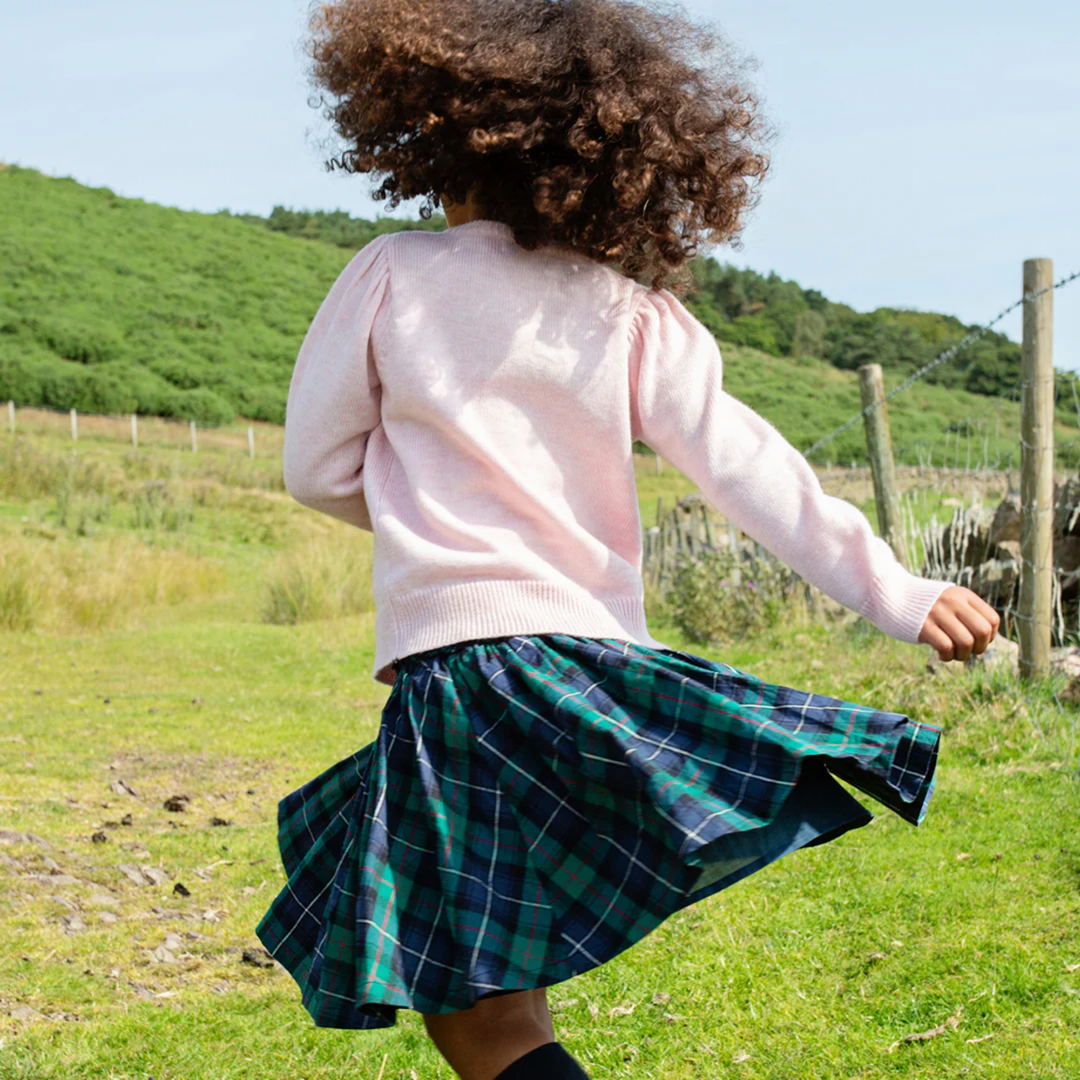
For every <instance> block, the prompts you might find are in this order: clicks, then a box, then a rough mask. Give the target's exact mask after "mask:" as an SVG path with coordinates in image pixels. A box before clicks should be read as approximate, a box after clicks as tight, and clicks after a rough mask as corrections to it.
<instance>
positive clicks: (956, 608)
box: [919, 585, 1001, 660]
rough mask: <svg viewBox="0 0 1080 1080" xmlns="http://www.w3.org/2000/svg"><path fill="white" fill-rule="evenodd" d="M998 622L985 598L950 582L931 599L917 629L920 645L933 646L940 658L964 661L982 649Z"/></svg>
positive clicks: (990, 639) (998, 618) (982, 650)
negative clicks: (928, 607)
mask: <svg viewBox="0 0 1080 1080" xmlns="http://www.w3.org/2000/svg"><path fill="white" fill-rule="evenodd" d="M1000 625H1001V617H1000V616H999V615H998V613H997V612H996V611H995V610H994V609H993V608H992V607H991V606H990V605H989V604H988V603H986V601H984V600H983V599H981V598H980V597H978V596H976V595H975V593H973V592H972V591H971V590H970V589H965V588H963V586H961V585H951V586H950V587H949V588H947V589H946V590H945V591H944V592H943V593H942V594H941V595H940V596H939V597H938V598H937V600H936V601H935V603H934V606H933V607H932V608H931V609H930V614H929V615H927V616H926V622H924V623H923V627H922V629H921V630H920V631H919V640H920V641H921V642H922V643H923V644H924V645H931V646H933V648H935V649H937V653H938V656H940V657H941V659H942V660H966V659H967V658H968V657H969V656H971V655H972V653H974V654H975V655H976V656H978V655H979V653H982V652H985V651H986V646H987V645H989V644H990V642H991V641H993V640H994V635H995V634H997V632H998V627H999V626H1000Z"/></svg>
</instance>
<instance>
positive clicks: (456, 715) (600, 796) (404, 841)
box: [257, 633, 941, 1028]
mask: <svg viewBox="0 0 1080 1080" xmlns="http://www.w3.org/2000/svg"><path fill="white" fill-rule="evenodd" d="M940 736H941V732H940V729H938V728H936V727H933V726H931V725H929V724H923V723H919V722H916V721H914V720H912V719H910V718H909V717H907V716H904V715H903V714H900V713H894V712H886V711H881V710H877V709H873V708H870V707H868V706H865V705H857V704H853V703H851V702H847V701H841V700H838V699H836V698H831V697H824V696H822V695H820V694H812V693H809V692H807V691H803V690H794V689H791V688H789V687H786V686H778V685H775V684H772V683H767V682H763V681H762V680H761V679H758V678H756V677H755V676H753V675H751V674H749V673H747V672H745V671H741V670H739V669H738V668H734V667H731V666H729V665H727V664H723V663H718V662H714V661H711V660H706V659H703V658H702V657H700V656H694V655H692V654H690V653H684V652H679V651H676V650H673V649H653V648H648V647H646V646H644V645H638V644H634V643H631V642H626V641H621V640H617V639H613V638H587V637H577V636H573V635H569V634H559V633H551V634H537V635H519V636H513V637H503V638H494V639H487V640H483V641H469V642H458V643H456V644H454V645H448V646H444V647H442V648H438V649H432V650H429V651H427V652H423V653H417V654H415V655H413V656H409V657H406V658H405V659H403V660H401V661H400V662H399V663H398V671H397V677H396V680H395V682H394V685H393V687H392V689H391V692H390V695H389V697H388V699H387V701H386V704H385V706H384V708H383V712H382V718H381V724H380V728H379V733H378V736H377V738H376V739H375V740H374V741H373V742H371V743H369V744H368V745H366V746H363V747H361V748H360V749H359V750H357V751H356V753H355V754H353V755H352V756H351V757H349V758H346V759H345V760H344V761H340V762H338V763H337V764H336V765H333V766H332V767H331V768H329V769H327V770H326V771H325V772H324V773H322V774H321V775H319V776H317V777H315V778H314V779H313V780H311V781H310V782H308V783H307V784H305V785H304V786H303V787H301V788H299V789H298V790H297V791H294V792H292V793H291V794H290V795H287V796H286V797H285V798H284V799H282V800H281V802H280V804H279V806H278V839H279V845H280V849H281V857H282V861H283V863H284V867H285V872H286V875H287V878H288V880H287V883H286V885H285V887H284V888H283V889H282V891H281V893H280V894H279V895H278V896H277V897H276V899H275V900H274V901H273V903H272V904H271V906H270V908H269V910H268V911H267V912H266V914H265V915H264V917H263V918H262V920H261V922H260V923H259V925H258V929H257V933H258V935H259V938H260V939H261V941H262V942H263V944H264V945H265V946H266V948H267V950H268V951H269V952H270V953H271V954H272V955H273V956H274V957H275V958H276V959H277V960H278V961H279V962H280V963H281V964H283V965H284V966H285V968H286V969H287V970H288V971H289V972H290V973H291V974H292V976H293V977H294V978H295V980H296V982H297V983H298V984H299V987H300V990H301V996H302V1000H303V1003H304V1005H305V1007H306V1008H307V1010H308V1011H309V1012H310V1014H311V1016H312V1017H313V1019H314V1021H315V1023H316V1024H317V1025H318V1026H320V1027H334V1028H380V1027H389V1026H391V1025H393V1023H394V1021H395V1018H396V1015H397V1010H398V1009H402V1008H407V1009H415V1010H418V1011H420V1012H425V1013H444V1012H452V1011H455V1010H458V1009H467V1008H469V1007H470V1006H471V1005H473V1004H475V1002H476V1001H478V1000H479V999H480V998H483V997H486V996H489V995H492V994H499V993H510V992H513V991H517V990H528V989H533V988H537V987H543V986H550V985H552V984H553V983H557V982H561V981H563V980H565V979H568V978H570V977H571V976H573V975H577V974H579V973H581V972H583V971H587V970H589V969H591V968H594V967H597V966H598V965H600V964H603V963H605V962H606V961H608V960H610V959H612V957H614V956H617V955H618V954H619V953H620V952H622V951H623V950H624V949H626V948H627V947H628V946H630V945H632V944H634V943H635V942H636V941H639V940H640V939H641V938H642V937H643V936H644V935H645V934H647V933H648V932H649V931H650V930H652V929H654V928H655V927H656V926H658V925H659V924H660V923H661V922H663V921H664V919H666V918H667V917H668V916H670V915H672V914H673V913H674V912H676V911H679V910H680V909H681V908H684V907H686V906H687V905H689V904H693V903H694V902H695V901H697V900H701V899H703V898H704V897H706V896H710V895H712V894H713V893H716V892H719V891H720V890H721V889H724V888H727V886H729V885H731V884H733V883H734V882H736V881H739V880H740V879H741V878H744V877H746V876H747V875H748V874H752V873H753V872H754V871H756V870H759V869H761V868H762V867H763V866H766V865H768V864H769V863H771V862H773V861H774V860H776V859H778V858H780V857H781V856H782V855H786V854H788V853H789V852H792V851H795V850H796V849H798V848H801V847H809V846H811V845H814V844H821V843H823V842H825V841H828V840H833V839H835V838H836V837H838V836H840V835H841V834H842V833H844V832H846V831H847V830H849V829H852V828H856V827H858V826H862V825H866V824H867V823H868V822H869V821H871V820H872V818H873V815H872V814H870V813H869V812H868V811H867V810H866V809H865V808H864V807H863V806H862V805H861V803H859V802H858V801H857V800H856V799H854V798H853V797H852V796H851V795H850V794H849V793H848V792H847V790H846V789H845V788H844V787H843V786H842V785H840V784H839V783H837V781H836V780H835V779H834V776H835V777H839V778H840V779H842V780H844V781H846V782H847V783H848V784H850V785H852V786H853V787H854V788H856V789H858V790H859V791H861V792H864V793H865V794H866V795H869V796H870V797H872V798H873V799H875V800H877V801H878V802H880V803H882V804H883V805H884V806H886V807H888V808H889V809H890V810H892V811H893V812H894V813H896V814H898V815H899V816H900V817H902V818H903V819H904V820H906V821H908V822H910V823H912V824H913V825H917V824H919V823H920V822H921V821H922V819H923V816H924V815H925V813H926V808H927V803H928V800H929V799H930V796H931V793H932V791H933V782H934V770H935V767H936V764H937V755H938V745H939V741H940Z"/></svg>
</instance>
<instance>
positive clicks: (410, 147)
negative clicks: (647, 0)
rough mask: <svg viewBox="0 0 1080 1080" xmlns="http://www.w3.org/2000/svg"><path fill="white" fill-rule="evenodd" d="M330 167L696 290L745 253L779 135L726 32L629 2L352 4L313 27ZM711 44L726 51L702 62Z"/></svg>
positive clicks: (399, 194)
mask: <svg viewBox="0 0 1080 1080" xmlns="http://www.w3.org/2000/svg"><path fill="white" fill-rule="evenodd" d="M310 30H311V37H310V39H309V50H310V56H311V59H312V61H313V67H312V77H313V80H314V82H315V84H316V86H317V87H320V88H321V91H322V92H321V94H320V96H319V98H318V100H317V101H316V102H313V104H316V105H321V106H322V107H324V108H325V110H326V117H327V119H328V120H330V121H331V123H332V125H333V127H334V128H335V130H336V131H337V133H338V135H339V136H340V138H341V139H342V141H343V143H344V148H343V149H341V151H340V153H339V154H337V155H336V156H333V157H331V158H330V160H329V161H328V162H327V167H328V168H329V169H331V170H332V169H335V168H337V169H342V170H345V171H346V172H356V173H373V174H376V175H381V174H385V179H384V180H383V181H382V184H381V187H379V189H378V190H377V191H375V192H374V197H375V198H377V199H390V204H389V205H390V207H391V208H392V207H396V206H397V205H398V204H399V203H400V201H401V200H402V199H408V198H415V197H418V196H425V197H426V201H425V203H424V205H423V206H422V207H421V210H420V216H421V217H422V218H423V219H424V220H425V221H426V220H428V219H430V217H431V214H432V209H433V207H434V206H435V205H438V201H439V200H440V199H443V198H445V199H448V200H450V201H451V202H454V203H464V202H465V201H466V199H467V198H468V196H469V195H470V193H471V194H472V197H473V199H474V202H475V203H477V204H479V206H480V208H481V210H482V212H483V214H484V216H485V217H487V218H492V219H495V220H498V221H502V222H504V223H505V224H507V225H509V226H510V227H511V228H512V229H513V231H514V239H515V240H516V242H517V243H518V244H519V245H520V246H521V247H523V248H525V249H527V250H534V249H535V248H536V247H538V246H540V245H542V244H549V245H555V246H558V247H569V248H572V249H574V250H575V251H577V252H580V253H582V254H584V255H587V256H588V257H590V258H592V259H595V260H596V261H598V262H601V263H608V264H614V265H615V267H616V269H618V271H619V272H620V273H623V274H625V275H627V276H629V277H632V278H634V279H636V280H638V281H639V282H640V281H645V282H647V283H648V285H649V286H650V287H651V288H654V289H656V288H664V287H667V288H670V289H672V290H673V291H675V292H679V293H683V292H685V290H686V287H687V286H688V285H689V284H690V281H688V280H687V277H686V274H685V272H684V271H685V268H686V264H687V263H688V262H689V260H690V259H692V258H693V257H694V256H695V255H696V254H697V251H698V244H699V242H700V240H701V238H702V237H703V236H704V238H705V239H706V240H707V241H708V242H711V243H717V244H720V243H730V244H732V245H733V246H736V247H737V246H738V236H739V233H740V232H741V230H742V228H743V227H744V221H745V214H746V211H747V210H748V209H749V208H750V207H751V206H752V205H753V204H754V203H755V202H756V195H757V188H758V183H759V182H760V180H761V179H762V178H763V177H764V175H765V172H766V170H767V168H768V157H767V155H766V153H765V152H764V150H765V145H766V143H767V141H768V140H769V138H770V137H771V129H770V128H769V126H768V125H767V123H766V122H765V121H764V120H763V118H762V116H761V113H760V110H759V107H758V105H759V103H758V98H757V96H756V95H755V93H754V92H753V91H752V90H751V89H750V88H749V87H748V85H747V83H746V82H745V81H744V78H743V72H744V70H745V68H746V66H747V63H746V61H743V60H739V59H737V58H736V56H735V53H734V51H733V49H732V47H731V45H730V43H728V42H727V40H726V39H725V38H723V37H722V36H721V35H720V33H719V32H718V31H715V30H713V29H710V28H706V27H704V26H700V25H694V24H693V23H691V22H689V21H688V20H687V19H686V18H685V16H684V14H683V13H682V9H681V8H678V7H676V8H675V11H674V12H673V13H664V12H661V11H659V10H654V9H653V6H651V5H650V6H646V5H645V4H644V3H633V2H629V0H336V2H332V3H325V4H321V5H320V6H319V7H318V8H316V9H315V10H314V12H313V14H312V16H311V21H310ZM694 46H697V47H699V48H700V50H701V54H702V55H705V54H710V55H708V57H707V60H708V61H709V62H705V61H701V62H699V63H697V64H696V65H695V63H694V62H693V60H694V54H693V49H694Z"/></svg>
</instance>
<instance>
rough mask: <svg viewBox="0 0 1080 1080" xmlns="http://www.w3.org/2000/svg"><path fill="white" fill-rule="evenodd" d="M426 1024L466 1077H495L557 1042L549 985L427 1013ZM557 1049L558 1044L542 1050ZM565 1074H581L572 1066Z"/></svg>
mask: <svg viewBox="0 0 1080 1080" xmlns="http://www.w3.org/2000/svg"><path fill="white" fill-rule="evenodd" d="M424 1026H425V1027H426V1028H427V1033H428V1035H429V1036H430V1037H431V1041H432V1042H433V1043H434V1044H435V1046H436V1047H437V1048H438V1050H439V1053H441V1054H442V1056H443V1057H444V1058H446V1060H447V1061H448V1062H449V1063H450V1067H451V1068H452V1069H453V1070H454V1072H456V1073H457V1074H458V1076H460V1077H461V1080H496V1077H498V1076H499V1075H500V1074H501V1073H502V1072H503V1071H504V1070H505V1069H507V1068H509V1067H510V1066H511V1065H513V1064H514V1062H516V1061H519V1060H520V1059H522V1058H523V1057H525V1055H526V1054H529V1053H531V1052H532V1051H536V1050H537V1049H538V1048H539V1047H543V1046H547V1044H549V1043H554V1042H555V1032H554V1029H553V1027H552V1024H551V1013H550V1012H549V1011H548V1004H547V991H546V990H522V991H521V992H520V993H514V994H501V995H499V996H497V997H488V998H482V999H481V1000H480V1001H478V1002H477V1003H476V1004H475V1005H474V1006H473V1007H472V1008H471V1009H463V1010H462V1011H460V1012H453V1013H425V1014H424ZM555 1052H556V1048H554V1047H553V1048H551V1049H550V1050H543V1051H540V1056H545V1055H548V1054H553V1053H555ZM558 1052H559V1053H560V1054H561V1053H563V1052H562V1051H561V1048H558ZM568 1060H569V1061H571V1062H572V1059H568ZM569 1068H571V1069H572V1068H573V1065H572V1064H571V1065H570V1066H569ZM548 1075H551V1074H550V1071H549V1073H548ZM580 1075H581V1076H585V1073H584V1072H581V1073H580ZM566 1076H567V1077H571V1078H574V1080H576V1077H574V1074H573V1072H571V1071H568V1072H566Z"/></svg>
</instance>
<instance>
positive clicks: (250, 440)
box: [248, 425, 255, 460]
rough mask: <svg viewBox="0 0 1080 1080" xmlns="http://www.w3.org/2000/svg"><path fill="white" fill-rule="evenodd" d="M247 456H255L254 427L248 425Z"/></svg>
mask: <svg viewBox="0 0 1080 1080" xmlns="http://www.w3.org/2000/svg"><path fill="white" fill-rule="evenodd" d="M248 457H249V458H251V459H252V460H254V458H255V429H254V428H253V427H251V426H250V425H249V426H248Z"/></svg>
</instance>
